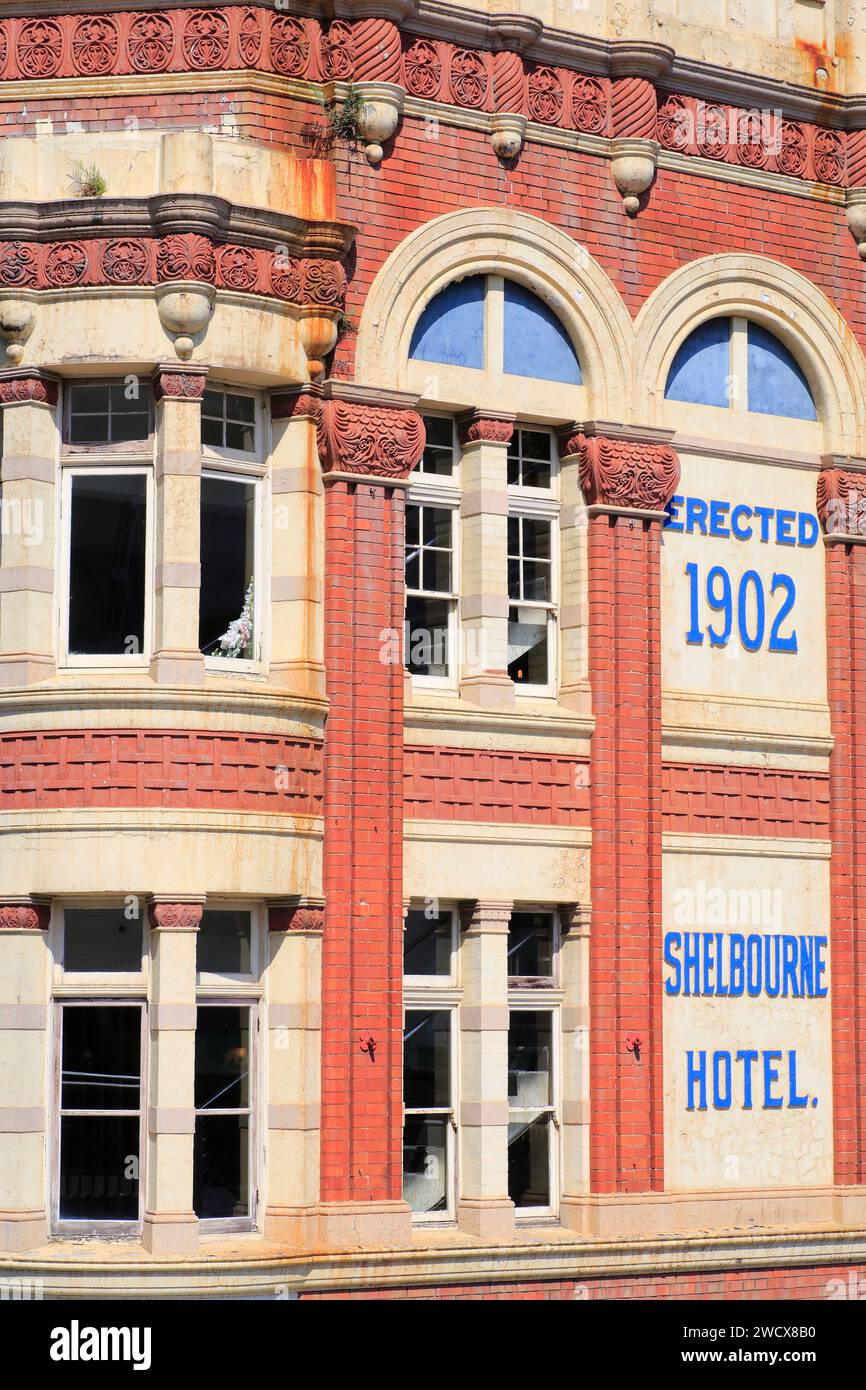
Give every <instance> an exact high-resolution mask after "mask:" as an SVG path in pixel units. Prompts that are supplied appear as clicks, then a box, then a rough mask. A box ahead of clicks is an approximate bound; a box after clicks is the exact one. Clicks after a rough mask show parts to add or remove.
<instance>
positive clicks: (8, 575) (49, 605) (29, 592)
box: [0, 369, 58, 685]
mask: <svg viewBox="0 0 866 1390" xmlns="http://www.w3.org/2000/svg"><path fill="white" fill-rule="evenodd" d="M57 394H58V392H57V381H56V380H55V379H54V378H53V377H49V376H46V375H45V374H44V373H42V372H38V371H36V370H35V369H30V370H28V371H24V370H20V369H19V370H17V371H15V370H11V371H10V370H3V371H0V407H2V409H3V458H2V466H0V485H2V528H0V529H2V536H0V685H31V684H33V683H34V682H35V681H40V680H45V679H46V678H47V677H49V676H53V675H54V672H55V656H54V651H55V626H54V592H55V588H56V583H57V581H56V576H55V573H54V565H55V522H54V519H55V515H56V512H57V507H56V502H55V497H56V485H57V421H56V415H57Z"/></svg>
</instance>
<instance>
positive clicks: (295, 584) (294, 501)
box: [270, 385, 325, 698]
mask: <svg viewBox="0 0 866 1390" xmlns="http://www.w3.org/2000/svg"><path fill="white" fill-rule="evenodd" d="M319 409H320V388H319V387H317V386H310V385H307V386H297V387H293V388H292V390H290V391H278V392H277V391H275V392H273V393H272V394H271V421H272V433H271V496H272V516H273V521H272V531H271V663H270V669H271V680H273V681H276V682H277V683H278V684H279V685H285V686H288V687H290V688H291V689H292V691H293V692H297V693H298V694H301V695H310V696H314V697H317V698H321V697H322V696H323V694H324V683H325V682H324V662H323V645H324V630H323V629H324V605H323V599H324V594H323V589H322V578H321V576H322V574H323V572H324V488H323V485H322V472H321V469H320V468H319V461H318V456H317V453H316V421H317V419H318V412H319Z"/></svg>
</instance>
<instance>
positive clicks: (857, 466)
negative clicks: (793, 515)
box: [817, 454, 866, 545]
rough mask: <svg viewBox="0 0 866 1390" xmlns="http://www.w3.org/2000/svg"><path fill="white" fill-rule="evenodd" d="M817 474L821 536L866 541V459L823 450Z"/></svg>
mask: <svg viewBox="0 0 866 1390" xmlns="http://www.w3.org/2000/svg"><path fill="white" fill-rule="evenodd" d="M821 463H822V464H823V468H822V470H821V472H820V473H819V474H818V488H817V509H818V519H819V521H820V522H821V525H822V526H823V528H824V540H825V542H826V543H827V544H828V545H832V544H833V543H834V542H835V543H840V542H841V543H846V542H848V543H854V544H860V545H862V544H864V543H866V459H861V458H852V457H850V456H843V455H837V454H825V455H824V456H823V457H822V459H821Z"/></svg>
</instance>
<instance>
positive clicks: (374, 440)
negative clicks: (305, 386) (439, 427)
mask: <svg viewBox="0 0 866 1390" xmlns="http://www.w3.org/2000/svg"><path fill="white" fill-rule="evenodd" d="M417 402H418V398H417V396H414V395H411V394H410V393H409V392H406V391H388V390H377V389H375V388H370V387H366V386H359V385H358V384H357V383H356V382H348V381H347V382H344V381H338V380H336V379H335V378H329V379H328V381H326V382H325V383H324V385H323V386H322V395H321V405H320V412H319V416H318V419H317V422H316V435H317V440H318V445H319V458H320V460H321V464H322V470H323V472H324V473H325V474H330V475H334V476H342V477H349V478H352V479H356V478H358V477H366V478H379V479H381V480H382V481H383V482H388V483H395V482H405V481H406V480H407V479H408V477H409V474H410V473H411V472H412V469H413V468H414V467H415V465H416V463H418V461H419V460H420V458H421V455H422V454H423V452H424V443H425V437H424V422H423V420H422V419H421V416H420V415H419V414H418V411H417V410H416V409H415V408H414V407H415V406H416V405H417Z"/></svg>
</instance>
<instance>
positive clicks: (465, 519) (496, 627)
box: [460, 411, 515, 709]
mask: <svg viewBox="0 0 866 1390" xmlns="http://www.w3.org/2000/svg"><path fill="white" fill-rule="evenodd" d="M514 418H515V417H514V416H513V415H492V414H490V413H489V412H486V411H483V412H482V411H473V412H472V413H471V414H469V415H467V416H464V417H463V419H462V420H461V421H460V443H461V447H462V456H461V464H460V471H461V479H462V499H461V503H460V524H461V528H462V565H461V568H462V574H461V583H460V592H461V603H460V608H461V627H462V632H461V637H462V641H463V660H462V663H461V671H460V694H461V696H462V697H463V699H464V700H469V701H471V702H472V703H473V704H477V705H483V706H487V707H492V708H499V709H502V708H509V707H512V706H513V705H514V682H513V681H512V680H511V678H510V677H509V675H508V466H507V456H508V445H509V444H510V443H511V439H512V436H513V434H514Z"/></svg>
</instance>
